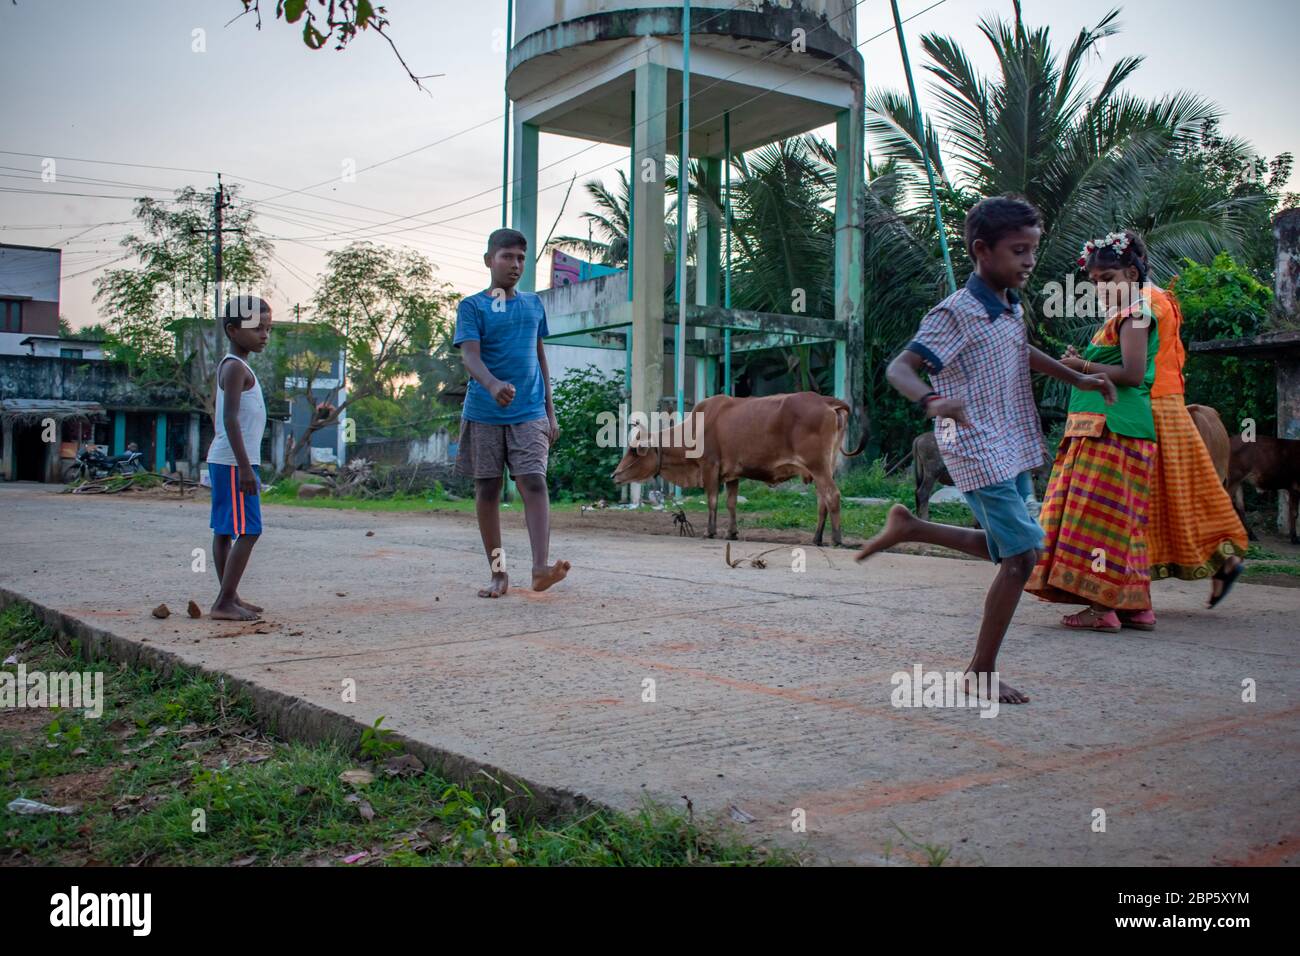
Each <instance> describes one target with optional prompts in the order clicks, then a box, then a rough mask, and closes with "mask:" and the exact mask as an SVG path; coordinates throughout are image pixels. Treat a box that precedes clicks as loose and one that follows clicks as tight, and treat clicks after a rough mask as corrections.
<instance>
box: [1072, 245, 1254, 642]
mask: <svg viewBox="0 0 1300 956" xmlns="http://www.w3.org/2000/svg"><path fill="white" fill-rule="evenodd" d="M1124 235H1125V236H1127V237H1128V238H1129V245H1128V246H1127V248H1126V249H1125V250H1123V251H1122V252H1120V253H1118V254H1115V255H1112V254H1111V250H1110V248H1109V247H1107V248H1104V249H1099V250H1098V251H1097V255H1096V256H1094V269H1093V271H1092V273H1090V277H1092V278H1093V281H1102V282H1105V281H1108V280H1121V281H1122V280H1127V281H1128V282H1130V283H1138V284H1139V285H1140V286H1141V292H1140V296H1141V299H1142V307H1143V309H1144V310H1145V311H1147V312H1148V313H1149V314H1151V315H1152V316H1153V317H1154V319H1155V322H1156V327H1157V329H1158V330H1159V334H1160V348H1159V351H1158V352H1157V353H1156V377H1155V381H1154V382H1153V383H1152V385H1151V415H1152V418H1153V420H1154V421H1155V425H1156V446H1157V447H1156V462H1155V468H1154V470H1153V472H1152V476H1151V511H1150V520H1149V521H1148V522H1147V544H1148V553H1149V555H1150V559H1151V579H1152V580H1153V581H1160V580H1163V579H1165V578H1178V579H1181V580H1184V581H1203V580H1207V579H1208V580H1209V581H1210V597H1209V601H1208V602H1207V604H1208V606H1209V607H1214V606H1215V605H1216V604H1218V603H1219V602H1220V601H1222V600H1223V599H1224V597H1226V596H1227V594H1228V591H1229V589H1230V588H1231V587H1232V585H1233V583H1234V582H1235V581H1236V580H1237V577H1238V576H1239V575H1240V574H1241V571H1242V568H1243V567H1244V564H1243V561H1242V558H1243V556H1244V555H1245V553H1246V549H1247V547H1248V546H1249V541H1248V540H1247V538H1246V529H1245V527H1244V526H1243V525H1242V523H1241V519H1240V518H1238V517H1237V512H1236V509H1234V508H1233V506H1232V499H1231V498H1229V497H1228V493H1227V492H1226V491H1225V490H1224V488H1223V479H1222V477H1221V476H1220V475H1219V474H1218V472H1216V471H1215V469H1214V462H1213V460H1212V459H1211V458H1210V453H1209V450H1208V449H1207V448H1206V447H1205V442H1204V441H1203V440H1202V438H1201V433H1200V430H1199V429H1198V428H1197V427H1196V422H1194V421H1193V420H1192V416H1191V414H1190V413H1189V412H1188V409H1187V405H1186V404H1185V403H1184V401H1183V363H1184V362H1185V361H1186V359H1187V353H1186V351H1185V350H1184V349H1183V341H1182V324H1183V314H1182V311H1181V310H1180V309H1179V307H1178V300H1177V299H1176V298H1174V296H1173V294H1172V293H1170V292H1167V291H1165V290H1164V289H1161V288H1160V287H1159V286H1157V285H1155V284H1154V283H1152V282H1150V281H1149V280H1148V279H1147V249H1146V244H1145V243H1144V242H1143V241H1142V237H1141V236H1139V235H1138V234H1137V233H1134V232H1125V233H1124ZM1093 273H1095V275H1093ZM1198 414H1200V415H1207V416H1214V417H1217V413H1215V412H1214V410H1213V409H1210V408H1203V409H1202V410H1200V411H1198ZM1120 617H1121V623H1123V624H1124V625H1125V626H1126V627H1136V628H1139V629H1141V630H1150V629H1151V628H1153V627H1154V626H1155V616H1154V615H1153V614H1149V613H1148V614H1140V615H1127V616H1126V615H1123V614H1121V615H1120Z"/></svg>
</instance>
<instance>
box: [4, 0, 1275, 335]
mask: <svg viewBox="0 0 1300 956" xmlns="http://www.w3.org/2000/svg"><path fill="white" fill-rule="evenodd" d="M518 2H520V3H523V4H528V3H544V2H550V0H518ZM718 2H719V3H721V2H722V0H718ZM934 3H935V0H899V7H900V11H901V13H902V16H903V17H904V18H911V17H913V16H914V15H915V18H914V19H911V20H910V22H907V23H906V24H905V26H904V34H905V36H906V39H907V43H908V47H909V53H910V54H911V56H912V61H913V66H914V68H915V69H916V72H917V82H918V86H919V89H918V93H919V95H920V99H921V105H922V108H923V109H927V108H928V105H929V104H930V103H932V102H933V101H932V98H931V96H930V94H929V91H928V89H927V85H928V84H927V81H926V80H925V78H924V72H923V71H922V70H921V68H920V67H921V64H922V62H923V57H922V56H921V54H920V37H921V36H922V35H923V34H925V33H930V32H938V33H941V34H944V35H948V36H951V37H953V38H954V39H955V40H957V41H958V42H959V43H961V44H962V45H963V46H964V47H965V48H966V50H967V51H968V53H970V54H971V55H972V59H973V60H974V63H975V65H976V67H977V68H980V69H982V70H986V71H987V70H989V69H991V68H992V66H993V58H992V54H991V51H990V50H989V47H988V44H987V41H985V40H984V39H983V37H982V36H981V35H980V34H979V32H978V24H979V21H980V20H981V19H982V18H984V17H986V16H996V15H1000V16H1003V17H1010V16H1011V14H1012V4H1011V2H1010V0H941V2H939V3H938V5H937V6H933V8H931V6H932V4H934ZM262 6H263V7H264V8H265V9H264V12H263V18H262V19H263V22H262V29H261V30H260V31H258V30H257V29H256V26H255V23H254V20H253V17H252V16H243V17H239V16H238V14H239V13H240V12H241V11H242V9H243V7H242V4H241V2H240V0H17V3H16V4H14V3H11V2H3V3H0V91H3V95H2V99H0V117H2V122H0V242H9V243H18V244H23V245H38V246H54V247H59V248H62V249H63V250H64V256H63V283H62V301H61V309H60V311H61V312H62V314H63V315H65V316H66V317H67V318H68V320H69V321H70V322H71V323H72V325H73V326H74V327H81V326H85V325H88V324H90V323H92V322H96V321H103V320H104V319H106V318H107V315H105V314H101V312H100V309H99V307H98V306H97V305H96V304H95V303H94V302H93V301H92V297H93V294H94V286H93V281H94V279H95V278H96V277H97V276H99V275H102V274H103V270H104V269H105V268H111V267H113V266H114V265H129V264H130V263H129V262H122V263H115V262H114V261H113V260H114V259H115V258H117V257H118V256H121V255H122V252H121V250H120V249H119V247H118V243H119V242H120V240H121V238H122V236H123V235H125V233H126V232H127V230H128V229H129V228H130V221H129V220H130V219H131V210H132V201H131V200H132V198H133V197H135V196H138V195H142V194H144V195H153V196H157V197H160V198H163V197H168V196H170V195H171V191H172V190H174V189H176V188H178V187H181V186H184V185H194V186H196V187H199V188H210V187H211V186H213V185H214V184H215V180H216V173H217V172H218V171H219V172H221V173H222V177H223V181H225V182H227V183H230V182H238V183H241V184H242V186H243V196H244V198H246V199H250V200H265V201H266V205H259V206H258V210H259V216H258V225H259V227H260V228H261V229H262V231H263V232H264V233H265V234H266V235H268V236H270V237H271V238H272V239H273V240H274V242H275V257H274V258H273V260H272V262H271V279H272V282H271V288H270V290H269V297H270V299H271V301H272V304H273V305H274V306H275V309H276V313H277V316H285V315H286V314H287V313H288V312H289V311H290V310H292V307H293V306H294V304H296V303H306V302H307V301H308V300H309V299H310V297H311V295H312V291H313V287H314V281H313V280H314V277H315V276H317V275H319V274H320V273H321V271H322V270H323V268H324V264H325V255H326V251H327V250H329V249H337V248H341V247H342V246H344V245H345V244H346V243H347V242H348V241H349V240H351V239H353V238H356V237H357V235H358V233H357V232H356V230H357V229H359V228H361V227H364V226H366V224H378V223H387V222H389V221H390V220H393V219H397V218H398V217H402V216H412V215H416V214H418V218H419V220H420V221H421V222H425V223H431V224H430V225H421V226H420V227H419V228H418V229H410V228H409V227H411V226H412V225H414V224H415V223H414V221H413V220H404V221H402V222H399V223H395V224H392V225H388V226H386V227H381V228H370V229H366V230H365V231H364V233H363V234H365V235H371V234H373V235H374V237H375V241H377V242H387V243H392V244H402V245H407V246H410V247H412V248H415V249H417V250H418V251H420V252H422V253H423V254H425V255H427V256H428V257H429V258H430V259H431V260H432V261H433V262H434V263H435V266H436V267H437V276H438V277H439V278H440V279H441V280H443V281H446V282H447V283H449V284H450V285H451V286H452V287H454V288H455V289H456V290H457V291H458V292H460V293H469V292H473V291H476V290H478V289H480V288H482V287H483V286H484V285H485V284H486V280H487V276H486V270H485V269H484V267H483V265H482V250H483V246H484V240H485V238H486V235H487V233H488V232H490V231H491V230H492V229H494V228H496V227H497V226H499V225H500V223H501V206H500V202H501V180H502V170H501V152H502V122H501V116H502V112H503V107H504V94H503V80H504V70H505V52H504V43H503V42H502V40H503V37H504V29H505V17H506V2H505V0H474V2H471V3H464V2H461V3H452V2H450V0H385V6H386V7H387V10H388V14H387V15H388V18H389V20H390V21H391V22H390V27H389V35H390V36H391V37H392V39H393V41H394V42H395V43H396V45H397V47H398V49H399V50H400V51H401V53H402V55H403V56H404V57H405V59H406V60H407V62H408V63H409V64H410V66H411V68H412V70H413V71H414V72H415V73H417V74H420V75H426V74H442V75H441V76H437V77H434V78H431V79H428V80H426V81H425V85H426V87H427V89H428V92H427V93H425V92H421V91H419V90H417V89H416V87H415V86H414V84H412V82H411V81H410V80H409V79H408V78H407V75H406V73H405V71H404V70H403V69H402V67H401V65H400V64H399V63H398V61H397V60H396V58H395V57H394V55H393V51H392V50H391V48H390V47H389V45H388V44H387V43H385V42H384V40H383V38H382V37H379V36H376V35H373V34H362V35H360V36H358V37H357V39H355V40H354V41H353V43H352V44H351V45H350V46H349V47H348V48H347V49H346V50H344V51H341V52H336V51H334V50H333V49H332V47H326V48H325V49H322V50H319V51H311V50H309V49H307V47H306V46H305V45H304V44H303V42H302V40H301V37H300V33H299V31H298V29H297V28H296V27H293V26H290V25H287V24H285V23H283V22H282V21H276V20H274V19H273V12H274V9H275V0H262ZM701 6H707V4H706V3H697V4H696V7H697V8H699V7H701ZM1112 6H1118V7H1120V9H1121V11H1122V12H1121V17H1120V21H1121V24H1122V26H1123V31H1122V32H1121V33H1120V35H1118V36H1116V37H1112V38H1110V39H1109V40H1107V41H1106V43H1105V46H1104V49H1103V50H1102V55H1101V57H1099V58H1097V59H1095V60H1094V61H1093V62H1092V64H1091V65H1090V72H1089V75H1090V77H1091V78H1092V79H1094V80H1098V79H1100V78H1101V77H1102V76H1104V74H1105V71H1106V70H1107V69H1108V68H1109V66H1110V64H1111V63H1113V62H1114V61H1115V59H1117V58H1119V57H1121V56H1128V55H1141V56H1144V57H1145V58H1146V60H1145V62H1144V64H1143V66H1142V67H1141V68H1140V69H1139V70H1138V71H1137V73H1136V74H1135V75H1134V77H1133V78H1132V79H1131V80H1130V81H1129V82H1128V84H1127V88H1128V90H1130V91H1131V92H1133V93H1135V94H1137V95H1141V96H1146V97H1158V96H1162V95H1164V94H1166V93H1169V92H1171V91H1174V90H1180V89H1181V90H1190V91H1193V92H1196V93H1200V94H1202V95H1204V96H1207V97H1209V98H1210V99H1212V100H1213V101H1214V102H1216V103H1217V104H1218V105H1219V106H1220V107H1221V109H1222V110H1223V113H1224V119H1223V129H1224V131H1225V132H1227V133H1230V134H1232V135H1235V136H1240V137H1243V138H1245V139H1247V140H1249V141H1250V142H1252V143H1253V144H1254V147H1255V149H1256V151H1257V152H1259V153H1262V154H1264V155H1266V156H1269V157H1272V156H1274V155H1276V154H1277V153H1279V152H1283V151H1291V152H1297V151H1300V110H1297V109H1296V106H1295V99H1294V90H1295V83H1296V79H1297V76H1296V73H1297V67H1296V65H1295V62H1296V61H1295V58H1294V49H1293V44H1294V40H1295V37H1296V35H1297V27H1298V26H1300V4H1297V3H1295V2H1294V0H1240V2H1238V3H1236V4H1234V5H1232V7H1231V9H1232V10H1233V11H1234V14H1233V15H1232V16H1225V15H1224V10H1225V5H1224V4H1223V3H1221V2H1213V3H1211V2H1210V0H1127V2H1115V3H1114V4H1111V3H1102V4H1087V3H1079V2H1067V0H1024V2H1023V9H1024V15H1025V19H1026V21H1027V22H1028V23H1029V24H1030V25H1031V26H1040V25H1043V26H1049V27H1051V28H1052V33H1053V37H1054V41H1055V43H1056V45H1057V46H1058V48H1061V49H1064V48H1065V47H1066V46H1067V44H1068V43H1069V42H1070V40H1071V39H1072V38H1073V37H1074V35H1075V34H1076V33H1077V32H1078V31H1079V29H1081V28H1082V27H1084V26H1090V25H1092V24H1094V23H1095V22H1097V21H1098V20H1100V19H1101V18H1102V17H1103V16H1104V15H1105V13H1106V12H1107V11H1108V10H1109V9H1111V7H1112ZM927 8H931V9H927ZM232 20H233V22H232ZM857 30H858V41H859V43H860V44H862V46H861V47H860V49H861V52H862V55H863V57H864V59H865V62H866V71H867V83H868V86H869V87H876V86H884V87H889V88H894V89H899V90H902V89H905V79H904V74H903V68H902V63H901V58H900V56H899V50H898V44H897V41H896V39H895V37H894V34H893V31H892V17H891V13H890V6H889V3H888V0H862V2H861V3H860V4H859V6H858V8H857ZM196 31H200V32H198V33H196ZM882 31H883V35H881V36H879V37H878V38H876V39H869V38H871V37H874V36H875V35H876V34H880V33H882ZM824 132H825V133H826V134H828V135H829V134H830V133H831V131H830V130H826V131H824ZM867 148H868V151H870V149H871V143H870V141H868V143H867ZM405 154H409V155H405ZM398 157H400V158H398ZM51 158H52V159H53V160H54V166H53V169H54V173H55V181H54V182H52V183H47V182H43V181H42V179H41V172H42V169H43V168H48V166H49V164H48V162H47V160H48V159H51ZM626 158H627V153H626V150H624V149H620V148H616V147H610V146H604V145H601V144H592V143H587V142H584V141H581V140H575V139H570V138H566V137H560V136H551V135H543V136H542V137H541V144H540V164H541V166H542V167H543V169H542V172H541V173H540V185H541V191H540V195H539V211H538V230H539V232H542V233H545V232H547V231H549V230H550V228H551V224H552V223H553V222H555V221H556V220H557V217H559V219H558V228H557V230H556V233H557V234H566V233H568V234H581V235H585V234H586V226H585V225H584V224H583V223H582V220H581V219H580V218H579V214H580V213H581V212H583V211H584V209H585V208H587V206H586V204H585V198H586V197H585V193H584V192H583V190H582V188H581V186H582V183H584V182H586V181H587V180H589V179H592V178H604V179H607V180H612V177H613V176H614V174H615V171H616V170H617V169H618V168H620V167H621V166H623V165H624V164H625V163H626ZM349 162H350V163H351V164H353V166H354V167H355V168H356V170H357V174H356V176H355V180H354V181H350V182H343V181H341V174H342V171H343V170H344V168H345V164H346V163H349ZM113 164H119V165H113ZM373 164H379V165H375V166H374V168H367V167H370V166H372V165H373ZM162 167H171V168H162ZM575 173H576V174H577V184H576V185H575V187H574V189H573V193H572V195H571V196H570V197H569V199H568V202H567V204H564V197H565V191H566V187H567V186H568V183H569V181H570V179H571V178H572V177H573V176H574V174H575ZM86 180H97V181H91V182H88V181H86ZM321 183H325V185H318V184H321ZM548 187H549V188H548ZM1290 188H1291V189H1293V190H1294V189H1297V188H1300V186H1297V179H1293V180H1292V183H1291V186H1290ZM9 190H22V191H20V192H15V191H9ZM70 194H77V195H70ZM398 229H401V230H404V231H401V232H394V230H398ZM385 232H386V233H388V234H387V235H383V234H382V233H385ZM539 284H540V285H545V284H546V282H545V280H543V281H541V282H540V283H539Z"/></svg>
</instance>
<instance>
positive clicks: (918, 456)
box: [912, 431, 952, 521]
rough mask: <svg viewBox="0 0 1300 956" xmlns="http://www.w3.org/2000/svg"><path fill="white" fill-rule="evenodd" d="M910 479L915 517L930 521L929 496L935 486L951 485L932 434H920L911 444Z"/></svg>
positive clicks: (950, 478) (950, 479) (937, 442)
mask: <svg viewBox="0 0 1300 956" xmlns="http://www.w3.org/2000/svg"><path fill="white" fill-rule="evenodd" d="M912 477H913V478H915V479H916V516H917V517H918V518H920V519H921V520H922V521H929V520H930V496H931V495H932V494H934V486H935V485H951V484H952V476H951V475H949V474H948V466H947V465H945V464H944V463H943V455H941V454H939V440H938V439H937V438H935V437H934V432H932V431H929V432H921V434H919V435H917V436H916V440H915V441H913V442H912Z"/></svg>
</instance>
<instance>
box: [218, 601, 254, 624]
mask: <svg viewBox="0 0 1300 956" xmlns="http://www.w3.org/2000/svg"><path fill="white" fill-rule="evenodd" d="M208 617H210V618H212V620H214V621H256V620H257V615H256V614H254V613H253V612H252V611H250V610H248V608H246V607H244V606H243V605H241V604H239V603H238V602H236V601H228V602H225V601H217V603H216V604H214V605H212V610H211V611H209V612H208Z"/></svg>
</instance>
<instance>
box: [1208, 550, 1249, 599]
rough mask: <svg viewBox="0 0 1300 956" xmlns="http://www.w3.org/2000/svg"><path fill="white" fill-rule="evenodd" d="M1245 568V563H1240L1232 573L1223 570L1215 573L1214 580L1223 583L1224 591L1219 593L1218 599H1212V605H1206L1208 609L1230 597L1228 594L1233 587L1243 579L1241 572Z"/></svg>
mask: <svg viewBox="0 0 1300 956" xmlns="http://www.w3.org/2000/svg"><path fill="white" fill-rule="evenodd" d="M1245 566H1246V562H1245V561H1238V562H1237V564H1236V566H1234V567H1233V569H1232V570H1231V571H1225V570H1224V569H1223V568H1220V569H1219V570H1218V571H1216V572H1215V573H1214V578H1213V580H1215V581H1222V582H1223V590H1222V591H1220V592H1219V594H1218V596H1217V597H1211V598H1210V603H1209V604H1208V605H1206V606H1207V607H1214V606H1215V605H1216V604H1218V603H1219V602H1220V601H1222V600H1223V599H1224V598H1226V597H1227V596H1228V592H1229V591H1231V590H1232V586H1233V585H1234V584H1236V583H1237V578H1239V577H1241V571H1242V569H1243V568H1244V567H1245Z"/></svg>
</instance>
